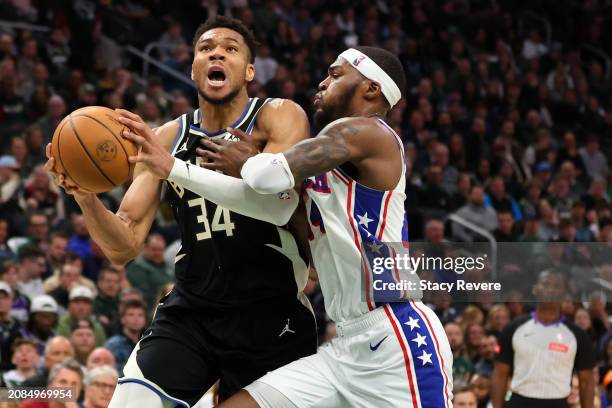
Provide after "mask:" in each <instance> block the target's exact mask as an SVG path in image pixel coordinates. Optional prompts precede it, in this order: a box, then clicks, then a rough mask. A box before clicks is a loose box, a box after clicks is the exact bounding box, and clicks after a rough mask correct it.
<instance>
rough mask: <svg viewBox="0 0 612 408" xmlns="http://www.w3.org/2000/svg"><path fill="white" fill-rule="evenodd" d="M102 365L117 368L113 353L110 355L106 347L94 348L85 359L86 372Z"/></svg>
mask: <svg viewBox="0 0 612 408" xmlns="http://www.w3.org/2000/svg"><path fill="white" fill-rule="evenodd" d="M103 365H107V366H111V367H113V368H117V363H116V361H115V356H113V353H111V351H110V350H109V349H107V348H106V347H96V348H95V349H93V351H92V352H91V353H89V357H87V364H86V367H87V370H90V371H91V370H93V369H94V368H96V367H99V366H103Z"/></svg>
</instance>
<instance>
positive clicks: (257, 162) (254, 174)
mask: <svg viewBox="0 0 612 408" xmlns="http://www.w3.org/2000/svg"><path fill="white" fill-rule="evenodd" d="M379 132H380V131H379V130H378V129H377V128H375V127H374V125H373V123H372V120H371V119H368V118H343V119H339V120H337V121H335V122H332V123H330V124H329V125H327V126H326V127H325V128H324V129H323V130H322V131H321V132H320V133H319V135H317V137H315V138H312V139H308V140H304V141H302V142H300V143H298V144H296V145H295V146H293V147H291V148H290V149H288V150H287V151H285V152H284V153H283V154H266V153H263V154H259V155H257V156H254V157H251V158H250V159H249V160H247V161H246V162H245V163H244V166H242V171H241V173H240V174H241V175H242V178H243V179H244V181H245V182H246V183H247V184H248V185H249V186H251V187H252V188H253V189H254V190H255V191H257V192H259V193H262V194H270V193H274V192H278V191H284V190H286V189H288V188H292V187H293V186H294V185H295V184H296V182H301V181H302V180H304V179H306V178H307V177H310V176H315V175H318V174H321V173H324V172H326V171H329V170H331V169H333V168H336V167H338V166H340V165H341V164H343V163H346V162H348V161H350V162H353V163H355V164H358V163H359V162H360V161H362V160H363V159H365V158H367V157H369V156H372V155H375V154H376V150H377V149H376V148H375V146H374V142H375V140H374V138H376V136H378V133H379ZM378 139H379V138H378ZM358 140H359V141H358ZM379 140H380V139H379Z"/></svg>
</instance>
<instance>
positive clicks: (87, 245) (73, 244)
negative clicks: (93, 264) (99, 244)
mask: <svg viewBox="0 0 612 408" xmlns="http://www.w3.org/2000/svg"><path fill="white" fill-rule="evenodd" d="M72 225H73V226H74V234H73V235H72V237H70V240H69V241H68V250H69V251H71V252H74V253H75V254H77V255H78V256H79V258H81V260H83V259H87V258H88V257H90V256H91V252H92V250H91V238H89V232H88V231H87V225H85V219H84V218H83V216H82V215H81V214H74V215H73V216H72Z"/></svg>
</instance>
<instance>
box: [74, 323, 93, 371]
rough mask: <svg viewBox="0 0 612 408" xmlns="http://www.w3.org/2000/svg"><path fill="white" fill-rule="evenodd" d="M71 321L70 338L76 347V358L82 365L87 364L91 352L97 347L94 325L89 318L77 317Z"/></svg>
mask: <svg viewBox="0 0 612 408" xmlns="http://www.w3.org/2000/svg"><path fill="white" fill-rule="evenodd" d="M71 323H72V325H71V327H70V337H69V338H70V343H72V347H74V358H75V360H77V361H78V362H79V363H81V365H85V364H86V363H87V359H88V358H89V354H91V352H92V351H93V349H94V348H95V347H96V336H95V334H94V326H93V324H92V322H91V320H89V319H77V320H73V321H72V322H71Z"/></svg>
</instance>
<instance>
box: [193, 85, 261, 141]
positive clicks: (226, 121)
mask: <svg viewBox="0 0 612 408" xmlns="http://www.w3.org/2000/svg"><path fill="white" fill-rule="evenodd" d="M199 102H200V113H201V117H202V123H200V127H201V128H202V129H204V130H205V131H207V132H216V131H218V130H220V129H225V128H226V127H228V126H230V125H231V124H233V123H234V122H235V121H236V119H238V118H239V117H240V115H241V114H242V112H244V110H245V109H246V106H247V104H248V103H249V95H248V94H247V92H246V88H244V89H242V90H241V91H240V93H239V94H238V95H237V96H236V97H235V98H234V99H232V100H231V101H229V102H228V103H224V104H222V105H215V104H213V103H210V102H207V101H206V100H204V99H203V98H202V97H200V101H199Z"/></svg>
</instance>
